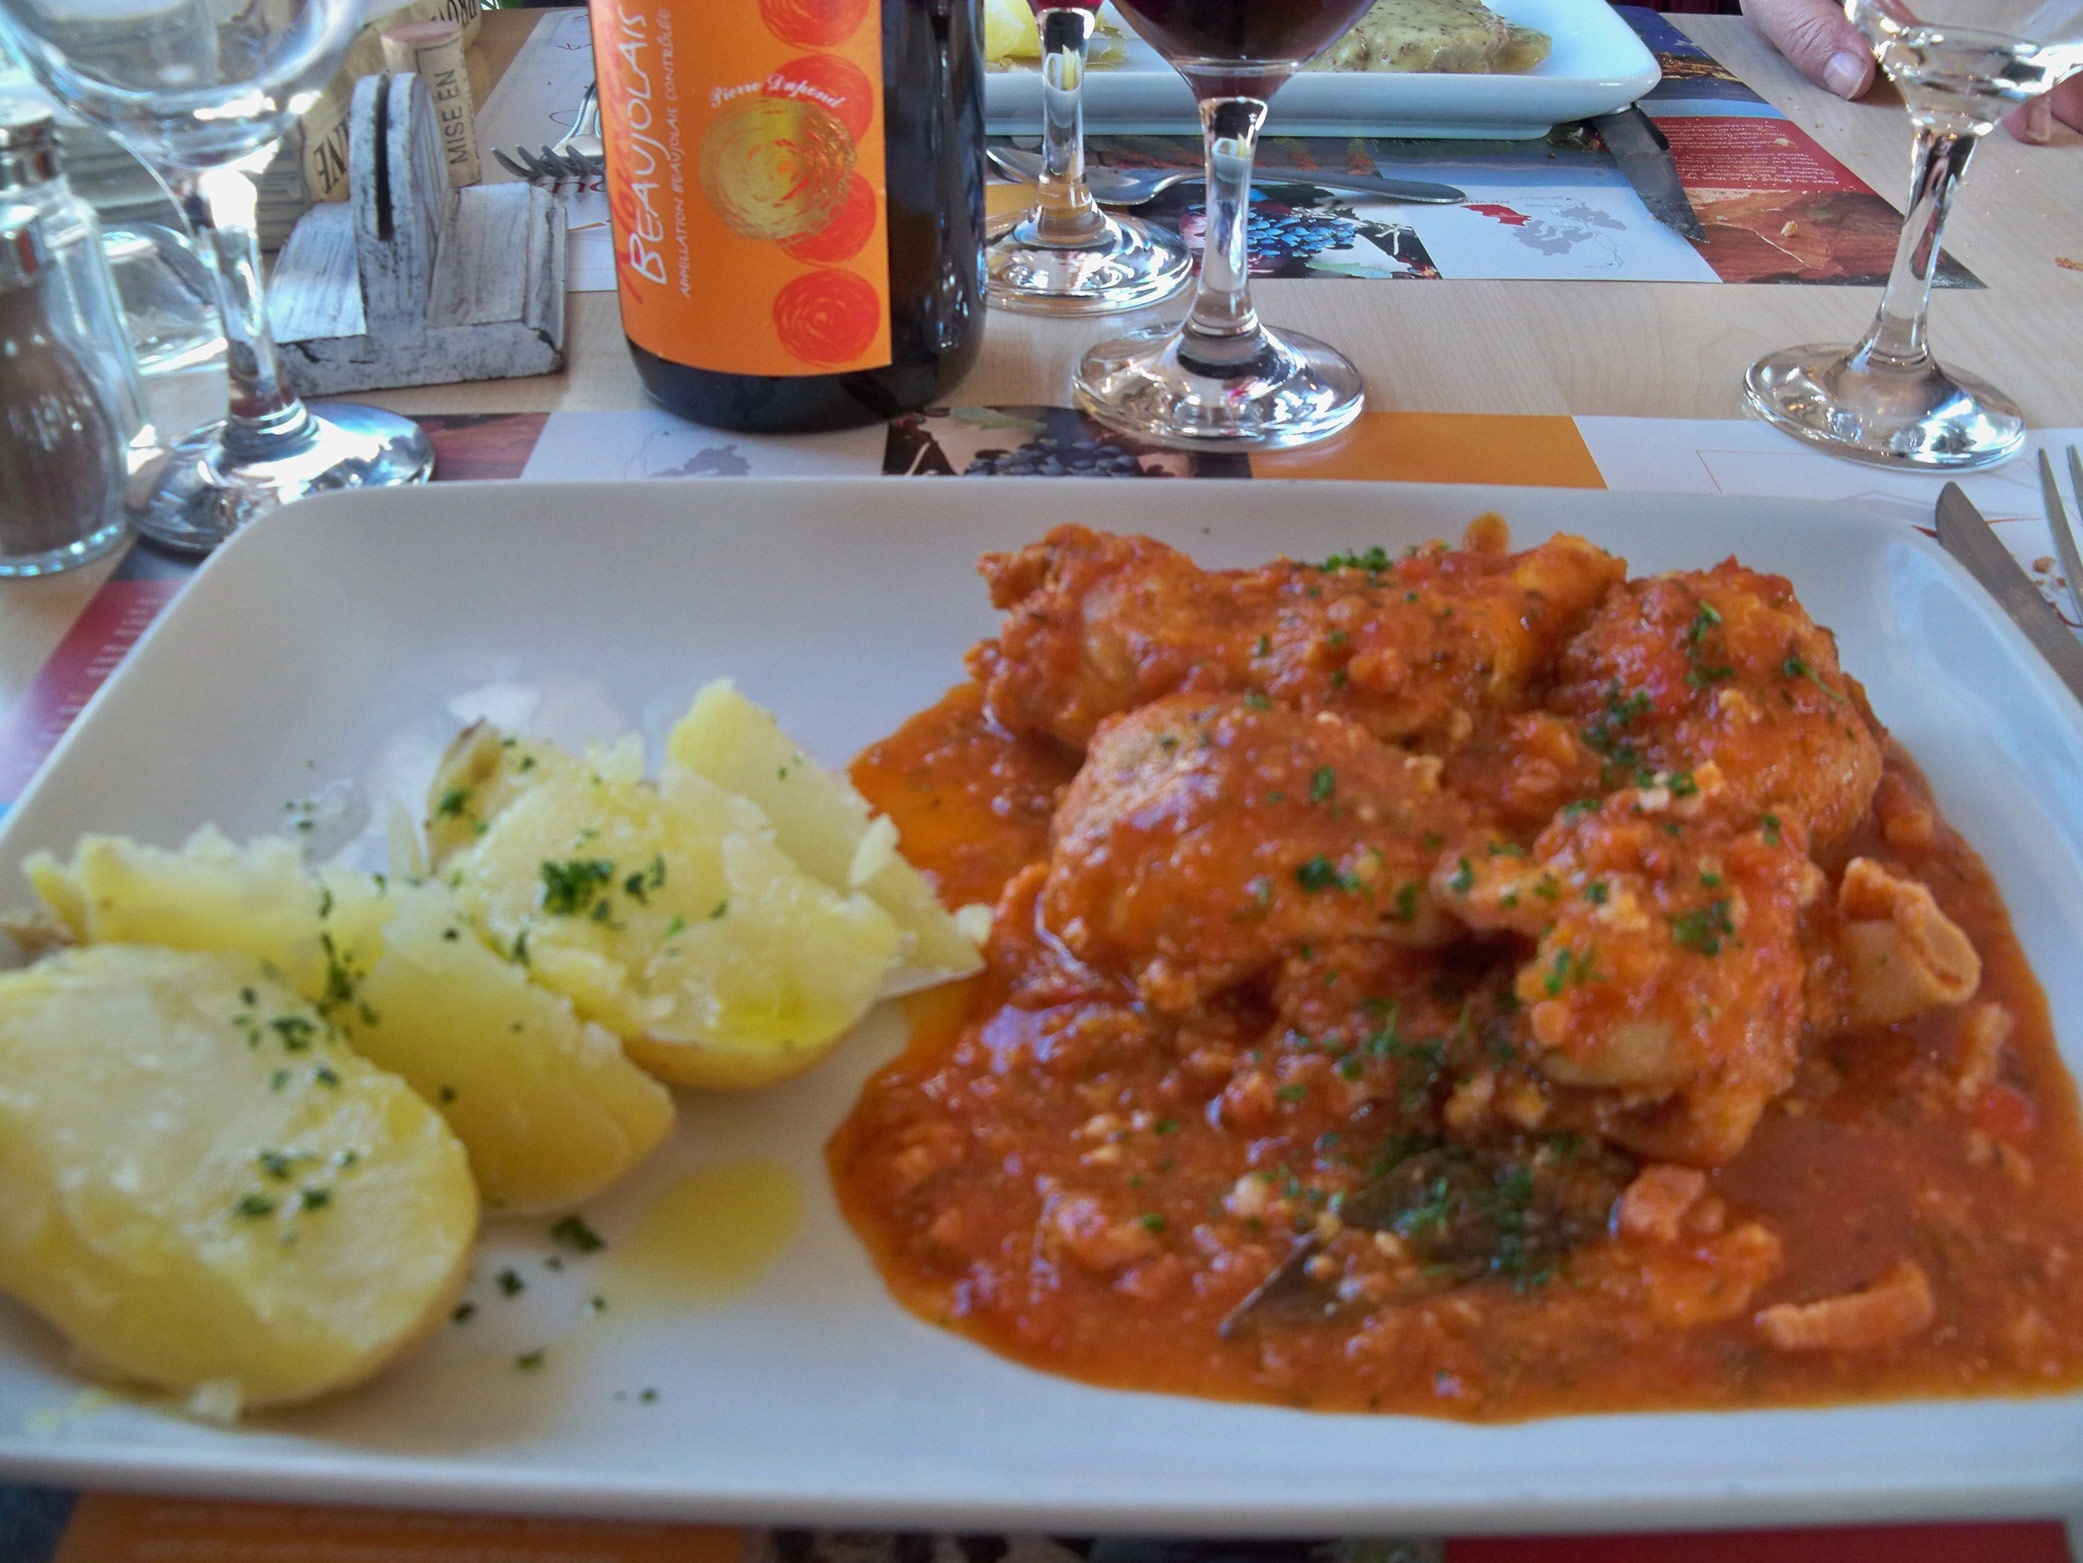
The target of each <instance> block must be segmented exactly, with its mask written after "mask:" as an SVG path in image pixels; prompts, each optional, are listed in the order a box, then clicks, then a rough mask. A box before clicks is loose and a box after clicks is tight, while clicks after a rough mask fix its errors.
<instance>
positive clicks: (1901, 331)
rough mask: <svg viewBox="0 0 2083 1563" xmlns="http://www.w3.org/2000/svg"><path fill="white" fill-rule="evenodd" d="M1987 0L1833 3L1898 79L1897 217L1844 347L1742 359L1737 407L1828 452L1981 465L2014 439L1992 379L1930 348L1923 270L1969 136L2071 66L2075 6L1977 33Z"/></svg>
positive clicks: (2079, 48) (2077, 39)
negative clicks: (1880, 283) (1943, 359)
mask: <svg viewBox="0 0 2083 1563" xmlns="http://www.w3.org/2000/svg"><path fill="white" fill-rule="evenodd" d="M2002 9H2003V7H2002V6H2001V4H2000V3H1996V0H1908V3H1902V0H1845V6H1844V10H1845V14H1846V15H1847V16H1849V17H1850V18H1851V19H1852V20H1853V21H1854V22H1855V23H1857V24H1858V27H1859V29H1860V31H1861V32H1863V33H1865V35H1866V36H1867V38H1868V39H1869V40H1870V41H1871V42H1872V44H1873V49H1874V53H1875V54H1876V55H1877V56H1878V57H1879V59H1880V64H1881V69H1882V70H1884V71H1886V72H1887V74H1888V76H1889V77H1890V78H1891V79H1892V80H1893V81H1894V82H1895V84H1896V85H1897V86H1898V87H1899V88H1900V89H1901V91H1902V97H1903V101H1904V102H1905V103H1907V104H1908V105H1909V118H1910V125H1911V127H1912V128H1913V131H1914V133H1915V140H1914V144H1913V145H1914V150H1913V155H1912V158H1911V170H1912V172H1911V181H1910V204H1909V215H1908V218H1907V220H1906V221H1905V222H1904V223H1903V228H1902V240H1901V242H1900V244H1899V245H1898V246H1897V247H1896V250H1895V266H1894V270H1893V272H1892V273H1891V274H1890V276H1889V278H1888V287H1887V291H1886V293H1885V294H1883V295H1882V297H1881V303H1880V310H1879V313H1877V314H1876V315H1875V316H1874V319H1873V324H1872V325H1871V326H1869V327H1868V328H1867V331H1866V334H1865V336H1863V337H1861V338H1860V339H1859V340H1858V341H1857V342H1855V343H1853V344H1852V345H1850V346H1849V347H1846V346H1841V345H1839V346H1807V347H1791V348H1787V349H1785V350H1784V351H1782V352H1777V353H1772V354H1768V355H1767V356H1766V357H1764V358H1761V359H1759V360H1758V361H1757V362H1756V363H1754V364H1752V365H1751V366H1750V369H1749V371H1748V372H1747V373H1746V374H1745V375H1744V377H1743V388H1744V392H1745V396H1746V398H1747V400H1748V401H1749V403H1750V406H1751V407H1752V408H1753V409H1754V410H1755V411H1756V412H1757V413H1759V414H1760V415H1761V416H1762V417H1763V418H1765V420H1766V421H1767V422H1769V423H1771V424H1772V425H1773V426H1774V427H1776V428H1780V429H1783V430H1785V431H1786V432H1787V433H1788V434H1791V435H1794V436H1796V437H1797V438H1799V439H1803V440H1806V441H1808V442H1809V443H1810V444H1813V445H1818V446H1821V447H1822V448H1823V449H1825V450H1829V451H1832V452H1834V453H1835V454H1837V455H1840V456H1850V457H1853V458H1854V459H1856V460H1859V461H1870V462H1875V463H1879V464H1883V465H1888V466H1912V467H1949V468H1965V467H1986V466H1991V465H1993V464H1995V463H1996V462H1999V461H2003V460H2005V459H2007V458H2009V457H2011V456H2014V455H2016V454H2017V453H2018V451H2019V450H2020V449H2021V448H2022V447H2023V446H2024V444H2025V418H2024V416H2023V414H2021V413H2020V412H2019V410H2018V407H2017V404H2016V403H2014V402H2013V401H2011V399H2010V398H2009V397H2007V396H2005V395H2004V394H2003V392H2001V391H1999V390H1997V389H1996V388H1995V387H1994V386H1992V385H1989V384H1987V383H1986V382H1984V381H1982V380H1979V379H1977V378H1975V377H1974V376H1972V375H1967V374H1962V373H1960V372H1959V371H1957V370H1948V369H1946V368H1944V367H1943V366H1941V365H1940V364H1939V363H1938V361H1937V360H1936V359H1934V358H1933V357H1932V356H1931V349H1930V347H1929V345H1928V344H1927V343H1926V341H1925V335H1926V332H1925V325H1926V320H1927V317H1928V316H1929V314H1930V309H1931V274H1932V269H1933V268H1934V267H1935V266H1936V265H1937V264H1938V256H1939V239H1940V236H1941V234H1942V232H1943V231H1944V228H1945V221H1946V213H1947V211H1948V209H1949V208H1950V207H1951V206H1952V203H1953V194H1954V191H1955V190H1956V189H1957V187H1958V186H1959V183H1960V179H1961V176H1962V175H1963V174H1965V173H1966V171H1967V160H1968V157H1969V156H1970V155H1971V154H1972V153H1973V151H1974V149H1975V146H1976V144H1977V143H1979V142H1980V140H1981V138H1982V137H1983V136H1985V135H1987V134H1988V133H1989V132H1990V131H1991V130H1992V129H1994V128H1995V126H1996V124H1997V122H1998V121H1999V120H2000V119H2001V118H2002V117H2003V116H2004V114H2005V113H2006V112H2008V111H2009V110H2010V109H2011V108H2012V107H2014V106H2015V105H2017V104H2019V103H2024V102H2027V101H2029V100H2030V99H2032V98H2036V97H2038V96H2039V95H2040V94H2041V93H2043V92H2046V91H2047V90H2049V89H2050V88H2052V87H2053V86H2055V85H2056V84H2057V83H2058V82H2060V81H2062V80H2063V79H2064V78H2066V77H2068V76H2070V75H2072V74H2074V73H2075V72H2076V71H2078V70H2083V3H2078V0H2056V3H2055V4H2052V5H2048V6H2044V7H2042V8H2041V9H2040V10H2039V11H2037V12H2035V13H2034V14H2033V15H2032V16H2030V17H2029V18H2027V19H2026V20H2025V21H2023V22H2022V23H2020V24H2018V27H2017V30H2016V31H2015V32H1992V31H1988V30H1987V28H1988V25H1989V23H1990V22H1991V21H1993V20H1996V19H1997V14H1998V13H1999V12H2000V11H2001V10H2002Z"/></svg>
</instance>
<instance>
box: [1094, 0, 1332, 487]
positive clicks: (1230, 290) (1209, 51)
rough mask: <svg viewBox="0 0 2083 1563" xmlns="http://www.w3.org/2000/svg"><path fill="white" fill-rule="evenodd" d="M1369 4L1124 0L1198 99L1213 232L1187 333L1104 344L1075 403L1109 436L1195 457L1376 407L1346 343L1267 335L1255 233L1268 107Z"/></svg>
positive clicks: (1308, 429) (1206, 242)
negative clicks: (1111, 432)
mask: <svg viewBox="0 0 2083 1563" xmlns="http://www.w3.org/2000/svg"><path fill="white" fill-rule="evenodd" d="M1371 3H1372V0H1119V4H1120V6H1121V9H1122V12H1123V13H1124V14H1125V15H1126V16H1127V18H1128V21H1129V25H1130V26H1132V27H1134V28H1135V30H1136V31H1137V32H1138V33H1140V34H1142V36H1143V37H1144V38H1145V39H1147V40H1148V41H1149V43H1150V44H1151V45H1152V47H1154V48H1155V49H1156V50H1157V51H1158V52H1159V53H1160V54H1162V55H1163V56H1164V57H1165V58H1166V59H1167V60H1169V61H1170V62H1171V64H1172V66H1173V68H1174V69H1175V70H1177V71H1178V72H1179V74H1180V75H1181V76H1184V77H1185V78H1186V84H1187V85H1188V86H1189V87H1191V88H1192V89H1193V94H1194V96H1195V97H1196V98H1198V99H1199V100H1200V107H1201V133H1202V139H1203V141H1204V142H1205V144H1206V151H1207V160H1208V174H1207V186H1208V204H1207V213H1208V221H1207V228H1206V230H1205V232H1204V235H1203V240H1202V248H1201V268H1200V279H1199V281H1198V282H1197V283H1196V284H1195V287H1194V296H1193V305H1192V307H1191V308H1190V309H1189V310H1188V311H1187V315H1186V319H1185V320H1184V321H1183V322H1181V323H1180V324H1179V325H1178V326H1177V327H1174V328H1166V327H1163V326H1151V327H1147V328H1145V329H1144V330H1141V331H1136V332H1131V333H1130V334H1129V335H1127V336H1123V337H1116V338H1115V339H1114V340H1112V341H1110V342H1102V343H1100V344H1099V345H1098V346H1097V347H1095V348H1093V349H1092V350H1091V351H1090V352H1088V353H1087V354H1086V355H1085V356H1084V358H1083V359H1081V360H1080V361H1079V364H1078V369H1077V373H1076V374H1075V375H1074V376H1073V377H1072V380H1071V397H1072V400H1073V401H1075V402H1076V403H1077V406H1078V407H1079V409H1080V410H1081V411H1083V412H1084V413H1085V414H1086V415H1087V416H1089V417H1091V418H1094V419H1097V420H1098V421H1099V422H1100V423H1102V424H1105V425H1106V426H1107V427H1108V428H1110V429H1116V430H1119V431H1121V432H1122V433H1125V434H1131V435H1134V436H1136V437H1137V438H1139V439H1144V440H1148V441H1151V442H1153V443H1155V444H1159V445H1169V446H1173V447H1175V448H1178V449H1184V450H1268V449H1277V448H1279V447H1281V446H1287V445H1302V444H1306V443H1307V442H1309V441H1311V440H1321V439H1327V438H1329V437H1330V436H1331V435H1333V434H1336V433H1337V432H1338V431H1339V430H1340V429H1343V428H1345V427H1346V426H1347V425H1349V424H1350V423H1351V422H1352V421H1353V419H1354V418H1356V417H1358V416H1359V414H1360V409H1361V407H1362V405H1363V404H1364V403H1365V401H1366V386H1365V383H1364V382H1363V381H1362V379H1361V376H1360V371H1359V370H1358V369H1357V368H1356V367H1355V366H1354V365H1353V363H1352V362H1351V360H1349V359H1348V358H1346V357H1345V355H1344V354H1342V353H1340V352H1339V351H1338V350H1337V349H1336V348H1334V347H1331V346H1329V345H1328V344H1326V343H1323V342H1319V341H1317V340H1315V339H1314V338H1313V337H1306V336H1303V335H1302V334H1301V333H1300V332H1297V331H1285V330H1280V331H1275V330H1269V329H1268V328H1267V327H1266V326H1265V325H1264V323H1263V322H1261V321H1260V319H1259V317H1258V311H1257V310H1256V309H1255V308H1253V307H1252V303H1251V279H1250V271H1249V267H1248V263H1247V251H1246V242H1245V230H1246V226H1247V224H1248V223H1249V221H1250V212H1251V158H1252V153H1253V150H1254V149H1255V147H1256V146H1257V143H1258V135H1259V130H1260V127H1261V126H1263V125H1264V124H1265V120H1266V99H1268V98H1270V97H1271V96H1272V95H1273V93H1274V92H1275V91H1276V90H1277V89H1278V88H1279V86H1280V84H1281V83H1282V82H1284V81H1286V80H1287V79H1288V77H1289V76H1291V75H1293V74H1294V73H1295V71H1296V70H1297V69H1299V68H1300V67H1301V66H1302V65H1304V64H1305V63H1307V62H1308V60H1309V59H1310V58H1311V56H1313V55H1316V54H1319V53H1321V52H1322V51H1323V50H1324V49H1326V48H1328V47H1329V46H1330V45H1331V44H1332V43H1334V42H1336V41H1337V38H1338V35H1339V34H1340V33H1342V32H1344V31H1345V30H1346V29H1347V28H1348V27H1350V26H1352V24H1353V23H1354V22H1356V21H1358V20H1359V19H1360V16H1361V15H1362V13H1364V12H1365V11H1366V10H1367V8H1368V6H1369V5H1370V4H1371Z"/></svg>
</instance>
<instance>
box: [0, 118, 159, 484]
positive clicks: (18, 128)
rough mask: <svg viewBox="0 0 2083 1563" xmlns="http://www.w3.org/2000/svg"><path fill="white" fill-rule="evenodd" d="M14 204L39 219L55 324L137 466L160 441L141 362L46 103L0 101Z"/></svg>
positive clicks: (5, 198)
mask: <svg viewBox="0 0 2083 1563" xmlns="http://www.w3.org/2000/svg"><path fill="white" fill-rule="evenodd" d="M17 203H19V204H20V205H23V206H27V207H29V208H31V209H32V210H33V211H34V212H35V213H36V218H37V226H38V227H39V228H40V229H41V230H42V233H43V242H44V245H45V247H46V249H47V250H48V251H49V253H50V267H49V280H48V281H47V282H46V284H45V291H46V293H47V294H48V295H50V307H51V310H52V315H53V319H54V320H57V321H58V322H59V324H61V325H62V326H64V327H66V328H68V333H69V334H70V335H71V336H73V337H74V338H75V339H77V340H78V341H79V342H81V343H84V344H85V345H86V350H87V352H88V353H89V354H90V355H91V359H92V366H93V369H94V373H95V376H96V378H97V379H99V380H100V381H101V382H102V384H103V386H104V388H105V391H106V397H105V400H106V402H107V407H108V412H109V416H110V417H111V418H112V419H113V420H114V422H115V424H116V426H117V428H118V430H119V432H120V433H121V435H122V438H123V441H124V443H125V445H126V446H128V447H129V460H130V463H131V465H132V466H136V465H139V464H141V463H142V461H143V460H145V459H146V458H148V457H149V456H151V455H152V454H153V450H154V447H155V445H156V443H157V442H156V437H155V435H154V432H153V430H152V429H151V428H149V427H148V426H147V423H146V420H145V397H144V389H143V385H142V383H141V382H140V380H139V378H138V372H137V360H136V358H135V357H134V356H133V355H132V352H131V346H130V333H129V330H128V328H127V327H126V326H125V324H124V320H123V313H122V309H121V307H120V306H119V305H118V303H117V294H116V285H115V281H114V279H113V278H112V277H111V276H110V274H109V264H108V257H107V256H106V255H104V254H103V253H102V245H101V222H100V219H99V218H97V217H96V216H95V214H94V208H93V207H92V206H90V205H88V204H87V202H85V201H84V200H82V199H81V198H80V197H79V196H78V195H77V194H76V193H74V191H73V188H72V186H71V184H70V183H69V182H68V181H67V180H66V177H65V165H64V161H63V156H62V153H61V152H60V149H59V145H58V126H57V122H56V120H54V119H53V118H52V116H51V111H50V110H49V109H48V108H46V107H45V106H44V105H43V104H41V103H31V102H26V101H24V100H22V99H19V98H12V99H0V208H5V207H9V206H13V205H15V204H17ZM8 220H9V221H12V218H9V219H8Z"/></svg>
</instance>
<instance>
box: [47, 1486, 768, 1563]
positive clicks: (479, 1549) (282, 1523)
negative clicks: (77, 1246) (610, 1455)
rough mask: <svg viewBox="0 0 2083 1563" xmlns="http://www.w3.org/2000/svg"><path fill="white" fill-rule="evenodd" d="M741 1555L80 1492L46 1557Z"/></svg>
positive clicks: (513, 1561) (728, 1543)
mask: <svg viewBox="0 0 2083 1563" xmlns="http://www.w3.org/2000/svg"><path fill="white" fill-rule="evenodd" d="M744 1554H745V1533H744V1532H743V1531H741V1530H735V1529H725V1528H720V1527H716V1526H706V1525H650V1524H642V1523H629V1522H624V1521H617V1520H567V1519H552V1518H536V1517H532V1516H526V1515H512V1516H505V1515H485V1514H423V1513H418V1512H414V1511H404V1510H388V1509H334V1508H317V1507H313V1506H309V1505H305V1504H274V1503H218V1502H211V1501H204V1500H190V1499H179V1498H135V1497H128V1496H124V1495H121V1494H114V1493H87V1494H85V1495H84V1496H83V1497H81V1499H80V1501H79V1507H77V1508H76V1509H74V1510H73V1512H72V1521H71V1523H70V1524H68V1525H67V1526H66V1527H65V1535H64V1537H63V1538H62V1539H61V1540H60V1541H59V1543H58V1550H57V1553H56V1554H55V1555H54V1556H53V1557H52V1559H51V1563H147V1560H148V1559H149V1560H153V1563H157V1560H162V1559H167V1558H182V1559H205V1558H226V1559H231V1558H236V1559H238V1563H335V1560H343V1563H344V1560H347V1559H352V1560H353V1563H490V1560H493V1559H496V1560H497V1563H740V1560H741V1559H742V1558H743V1557H744Z"/></svg>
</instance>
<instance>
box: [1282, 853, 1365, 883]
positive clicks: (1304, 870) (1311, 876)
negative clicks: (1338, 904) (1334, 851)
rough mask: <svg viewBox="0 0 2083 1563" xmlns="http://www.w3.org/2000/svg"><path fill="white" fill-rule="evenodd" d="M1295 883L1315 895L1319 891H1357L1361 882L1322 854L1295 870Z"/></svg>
mask: <svg viewBox="0 0 2083 1563" xmlns="http://www.w3.org/2000/svg"><path fill="white" fill-rule="evenodd" d="M1295 883H1296V884H1298V885H1300V886H1301V887H1302V888H1303V889H1304V890H1307V891H1310V892H1311V893H1314V892H1316V891H1319V890H1356V889H1358V888H1359V881H1358V880H1357V879H1355V878H1353V876H1352V875H1350V874H1347V873H1344V872H1341V871H1340V869H1339V867H1338V865H1337V864H1336V863H1333V862H1332V861H1331V860H1330V859H1329V858H1327V857H1325V856H1324V855H1323V854H1322V853H1321V852H1319V853H1317V854H1316V856H1315V857H1312V858H1311V859H1309V861H1308V862H1306V863H1304V864H1303V865H1302V866H1301V867H1300V868H1298V869H1296V870H1295Z"/></svg>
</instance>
